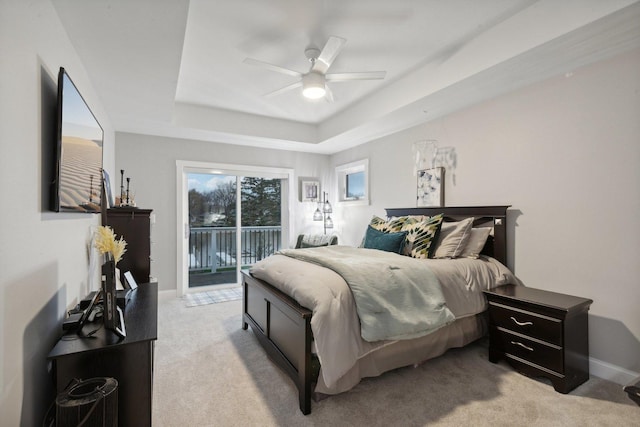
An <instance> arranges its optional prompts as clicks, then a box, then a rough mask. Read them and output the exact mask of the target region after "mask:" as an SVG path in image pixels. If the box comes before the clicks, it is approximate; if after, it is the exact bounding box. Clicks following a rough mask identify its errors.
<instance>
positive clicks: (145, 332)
mask: <svg viewBox="0 0 640 427" xmlns="http://www.w3.org/2000/svg"><path fill="white" fill-rule="evenodd" d="M100 322H102V319H100V320H98V321H96V322H93V323H87V324H86V325H85V326H84V327H83V332H84V333H85V334H87V333H89V332H90V331H91V330H93V329H98V328H99V329H98V330H97V332H95V334H94V335H92V336H91V337H90V338H86V337H85V338H82V337H80V336H78V335H77V334H75V332H67V333H66V334H64V335H63V336H62V338H61V339H60V340H59V341H58V343H57V344H56V345H55V347H54V348H53V349H52V350H51V352H50V353H49V356H48V359H49V360H51V361H52V363H53V366H52V368H53V369H52V372H53V377H54V383H55V386H56V392H57V393H61V392H63V391H64V390H65V389H66V388H67V386H68V385H69V384H70V383H71V381H72V380H73V379H74V378H76V379H89V378H99V377H111V378H115V379H116V380H117V381H118V425H119V426H135V427H138V426H151V425H152V423H151V413H152V411H151V407H152V403H153V359H154V345H155V341H156V339H157V338H158V284H157V283H142V284H140V286H138V288H137V289H136V290H135V291H133V295H132V297H131V300H130V301H129V303H128V304H127V306H126V307H125V310H124V322H125V326H126V330H127V336H126V337H125V338H123V339H120V338H119V337H118V336H117V335H116V334H115V333H114V332H112V331H109V330H107V329H105V328H104V327H100Z"/></svg>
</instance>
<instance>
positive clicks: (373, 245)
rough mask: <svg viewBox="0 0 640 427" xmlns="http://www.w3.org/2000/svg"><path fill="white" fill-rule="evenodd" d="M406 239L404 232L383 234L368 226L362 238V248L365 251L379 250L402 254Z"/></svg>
mask: <svg viewBox="0 0 640 427" xmlns="http://www.w3.org/2000/svg"><path fill="white" fill-rule="evenodd" d="M406 237H407V233H406V232H404V231H400V232H398V233H383V232H382V231H378V230H376V229H375V228H373V227H371V226H368V227H367V233H366V234H365V236H364V247H365V248H367V249H379V250H381V251H387V252H394V253H396V254H402V250H403V248H404V241H405V238H406Z"/></svg>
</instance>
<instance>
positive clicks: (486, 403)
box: [153, 295, 640, 426]
mask: <svg viewBox="0 0 640 427" xmlns="http://www.w3.org/2000/svg"><path fill="white" fill-rule="evenodd" d="M241 310H242V303H241V301H231V302H223V303H219V304H211V305H204V306H200V307H191V308H187V307H185V304H184V301H182V300H180V299H177V298H170V297H167V296H164V295H163V296H161V298H160V305H159V330H158V342H157V343H156V353H155V377H154V401H153V425H154V426H187V425H188V426H307V425H308V426H320V425H322V426H325V425H331V426H391V425H394V426H427V425H429V426H431V425H437V426H461V425H473V426H485V425H486V426H489V425H491V426H513V425H521V426H522V425H527V426H632V425H633V426H638V425H640V407H638V406H636V405H635V404H634V403H633V402H632V401H631V400H630V399H629V398H628V397H627V396H626V394H625V393H624V392H623V391H622V387H621V386H620V385H618V384H614V383H611V382H609V381H604V380H601V379H598V378H591V379H590V380H589V381H587V382H586V383H585V384H583V385H582V386H580V387H578V388H577V389H575V390H574V391H573V392H571V393H570V394H567V395H562V394H559V393H556V392H555V391H554V390H553V387H551V385H550V384H549V383H547V382H546V380H535V379H531V378H527V377H525V376H523V375H520V374H518V373H516V372H514V371H513V370H512V369H511V368H510V367H509V366H508V365H507V364H504V363H502V362H501V363H499V364H493V363H490V362H489V361H488V360H487V350H486V345H487V343H486V341H480V342H478V343H476V344H472V345H471V346H468V347H466V348H464V349H456V350H450V351H449V352H447V353H446V354H445V355H444V356H441V357H439V358H437V359H434V360H431V361H428V362H426V363H424V364H422V365H420V366H418V367H416V368H413V367H408V368H402V369H398V370H396V371H393V372H388V373H386V374H384V375H382V376H380V377H378V378H371V379H367V380H364V381H363V382H361V383H360V384H359V385H358V386H356V387H355V388H354V389H352V390H351V391H349V392H347V393H343V394H341V395H337V396H331V397H330V398H328V399H325V400H322V401H320V402H312V409H311V414H310V415H307V416H304V415H302V414H301V413H300V411H299V409H298V399H297V393H296V389H295V387H294V386H293V383H292V382H291V381H290V380H289V378H288V377H286V376H285V375H284V374H283V373H282V372H281V371H280V370H279V369H278V368H276V367H275V366H274V365H273V364H272V363H271V362H270V361H269V360H268V359H267V357H266V355H265V353H264V351H263V350H262V348H261V347H260V346H259V345H258V343H257V341H256V339H255V337H254V335H253V332H251V330H247V331H243V330H242V329H241Z"/></svg>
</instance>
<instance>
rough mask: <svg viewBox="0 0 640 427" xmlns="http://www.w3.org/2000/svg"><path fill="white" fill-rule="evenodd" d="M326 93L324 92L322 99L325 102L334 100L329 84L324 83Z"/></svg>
mask: <svg viewBox="0 0 640 427" xmlns="http://www.w3.org/2000/svg"><path fill="white" fill-rule="evenodd" d="M324 88H325V90H326V93H325V94H324V99H325V100H326V101H327V102H334V98H333V91H332V90H331V88H330V87H329V85H325V86H324Z"/></svg>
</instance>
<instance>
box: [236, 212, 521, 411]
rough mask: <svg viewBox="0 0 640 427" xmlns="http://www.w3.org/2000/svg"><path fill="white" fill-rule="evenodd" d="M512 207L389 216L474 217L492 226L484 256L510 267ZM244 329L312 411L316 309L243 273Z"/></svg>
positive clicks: (303, 406)
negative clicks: (255, 340) (313, 317)
mask: <svg viewBox="0 0 640 427" xmlns="http://www.w3.org/2000/svg"><path fill="white" fill-rule="evenodd" d="M508 207H509V206H476V207H441V208H406V209H401V208H392V209H386V211H387V216H389V217H391V216H402V215H430V216H431V215H436V214H439V213H442V214H444V220H445V221H459V220H461V219H464V218H469V217H473V218H475V220H474V227H483V226H484V227H493V228H494V232H493V236H492V237H490V238H489V239H488V240H487V244H486V245H485V247H484V249H483V251H482V253H483V254H486V255H489V256H492V257H493V258H496V259H497V260H498V261H500V262H501V263H503V264H505V265H506V252H507V243H506V240H507V239H506V235H507V233H506V229H507V208H508ZM242 286H243V290H244V296H243V305H242V329H244V330H246V329H247V328H248V326H249V325H251V329H252V330H253V332H254V333H255V335H256V337H257V338H258V342H259V343H260V344H261V345H262V347H263V348H264V349H265V351H266V352H267V355H268V356H269V358H270V359H271V360H272V361H273V362H274V363H275V364H276V365H278V366H279V367H280V368H281V369H282V370H283V371H284V372H285V373H286V374H287V375H288V376H289V377H290V378H291V379H292V380H293V382H294V383H295V385H296V387H297V389H298V399H299V404H300V410H301V411H302V413H303V414H305V415H306V414H309V413H310V412H311V393H312V385H313V383H314V382H315V381H316V379H317V375H318V371H319V364H318V363H317V359H315V358H314V356H313V355H312V352H311V343H312V340H313V334H312V332H311V315H312V313H311V310H309V309H307V308H305V307H302V306H301V305H300V304H298V303H297V302H296V301H295V300H294V299H293V298H291V297H289V296H288V295H286V294H284V293H283V292H281V291H280V290H278V289H276V288H275V287H273V286H271V285H270V284H269V283H267V282H265V281H263V280H259V279H256V278H255V277H252V276H251V275H250V274H248V273H243V283H242Z"/></svg>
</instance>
